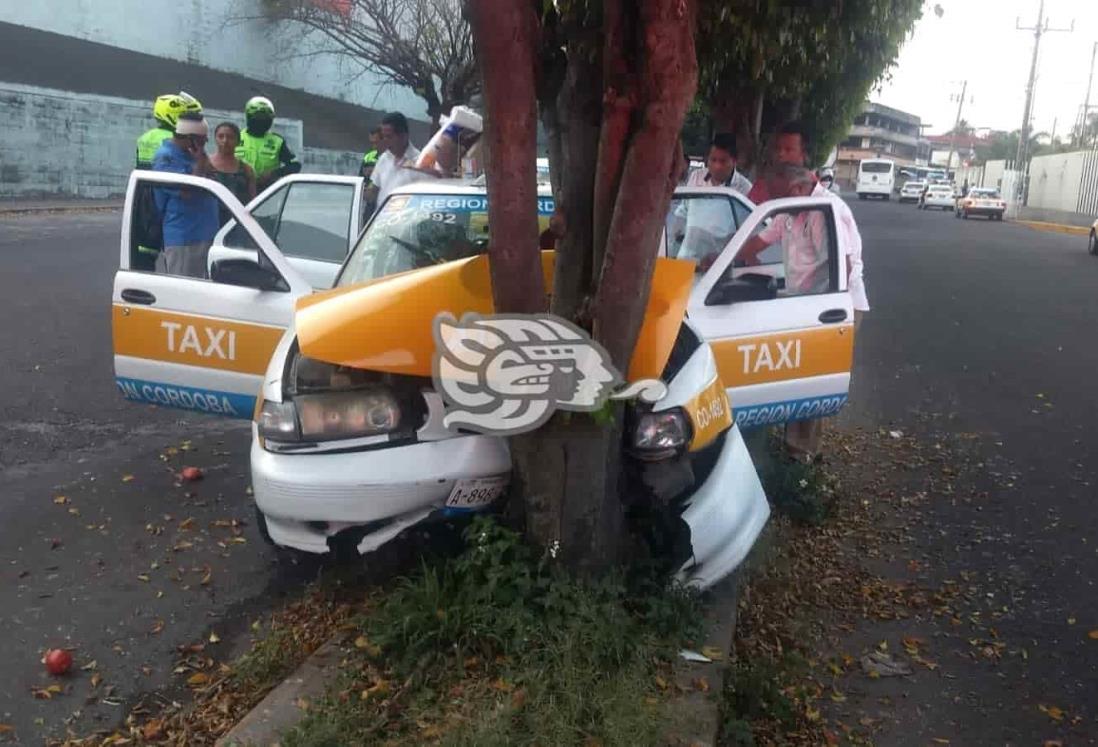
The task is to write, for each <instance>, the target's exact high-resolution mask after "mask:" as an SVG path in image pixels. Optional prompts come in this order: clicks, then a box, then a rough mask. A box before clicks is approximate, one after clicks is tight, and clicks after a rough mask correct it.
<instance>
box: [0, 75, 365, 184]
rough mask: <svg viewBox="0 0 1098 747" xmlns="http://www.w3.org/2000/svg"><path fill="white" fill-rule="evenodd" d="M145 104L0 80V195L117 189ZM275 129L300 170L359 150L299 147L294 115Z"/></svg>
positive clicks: (214, 113)
mask: <svg viewBox="0 0 1098 747" xmlns="http://www.w3.org/2000/svg"><path fill="white" fill-rule="evenodd" d="M148 108H149V107H148V102H144V101H136V100H132V99H124V98H116V97H111V96H95V95H91V94H74V93H71V92H68V91H59V90H54V89H46V88H35V87H32V86H21V85H17V84H10V83H0V132H2V133H4V134H3V137H2V138H0V198H4V197H8V198H11V197H46V196H50V197H74V198H77V197H78V198H85V199H100V198H108V197H117V196H119V195H122V194H124V193H125V190H126V180H127V179H128V178H129V173H130V171H131V170H132V169H133V165H134V157H135V148H136V144H135V141H136V140H137V137H138V136H139V135H140V134H141V133H142V132H144V131H145V130H147V129H148V128H149V127H150V126H151V121H150V117H149V111H148ZM206 118H207V120H208V121H209V122H210V124H211V126H212V125H214V124H216V123H217V122H220V121H222V120H226V119H227V120H230V121H235V122H238V123H243V119H244V117H243V114H242V113H241V112H232V111H226V110H217V109H208V110H206ZM275 130H276V131H277V132H278V133H279V134H281V135H282V136H283V137H285V138H286V141H287V143H289V145H290V147H291V148H292V149H293V150H294V152H296V153H297V154H298V157H299V158H301V159H302V164H303V166H304V170H305V171H311V172H314V173H342V174H354V173H357V170H358V162H359V160H360V159H361V158H362V155H361V154H360V153H355V152H346V151H337V150H326V149H321V148H304V147H303V145H302V142H303V136H304V132H303V125H302V123H301V122H300V121H299V120H288V119H279V120H276V122H275Z"/></svg>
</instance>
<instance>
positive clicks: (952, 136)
mask: <svg viewBox="0 0 1098 747" xmlns="http://www.w3.org/2000/svg"><path fill="white" fill-rule="evenodd" d="M967 92H968V81H967V80H966V81H965V82H964V83H963V84H962V85H961V96H960V98H958V99H957V119H955V120H953V130H952V132H950V133H949V158H947V159H946V176H948V175H949V170H950V169H951V168H953V144H954V143H955V142H956V141H957V128H958V127H960V126H961V112H962V111H963V110H964V108H965V93H967Z"/></svg>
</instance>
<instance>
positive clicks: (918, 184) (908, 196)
mask: <svg viewBox="0 0 1098 747" xmlns="http://www.w3.org/2000/svg"><path fill="white" fill-rule="evenodd" d="M925 189H926V182H924V181H921V180H918V179H912V180H911V181H908V182H904V186H903V187H901V188H900V198H899V199H900V202H918V201H919V198H920V197H922V196H923V191H924V190H925Z"/></svg>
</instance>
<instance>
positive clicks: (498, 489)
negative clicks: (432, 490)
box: [446, 476, 509, 509]
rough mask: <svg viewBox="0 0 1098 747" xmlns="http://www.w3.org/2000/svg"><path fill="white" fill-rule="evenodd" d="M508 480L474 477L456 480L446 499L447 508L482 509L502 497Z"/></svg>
mask: <svg viewBox="0 0 1098 747" xmlns="http://www.w3.org/2000/svg"><path fill="white" fill-rule="evenodd" d="M508 482H509V481H508V478H507V477H505V476H497V477H476V478H473V479H471V480H458V481H457V482H456V483H454V489H453V490H451V491H450V497H449V498H447V499H446V507H447V508H457V509H472V508H483V507H484V506H487V505H489V504H490V503H492V502H494V501H495V500H496V499H497V498H499V497H500V496H501V495H503V491H504V490H505V489H506V488H507V483H508Z"/></svg>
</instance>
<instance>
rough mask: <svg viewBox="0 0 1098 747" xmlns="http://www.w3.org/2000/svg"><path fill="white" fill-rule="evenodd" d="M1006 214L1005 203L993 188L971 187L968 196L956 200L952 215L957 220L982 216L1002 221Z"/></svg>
mask: <svg viewBox="0 0 1098 747" xmlns="http://www.w3.org/2000/svg"><path fill="white" fill-rule="evenodd" d="M1005 212H1006V201H1005V200H1004V199H1003V198H1002V197H1000V196H999V190H997V189H995V188H994V187H973V188H972V189H970V190H968V194H967V195H965V196H964V197H961V198H960V199H958V200H957V207H956V210H955V212H954V214H955V215H956V216H957V217H958V218H964V219H966V220H967V219H968V217H969V216H970V215H983V216H986V217H987V219H988V220H1002V219H1003V213H1005Z"/></svg>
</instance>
